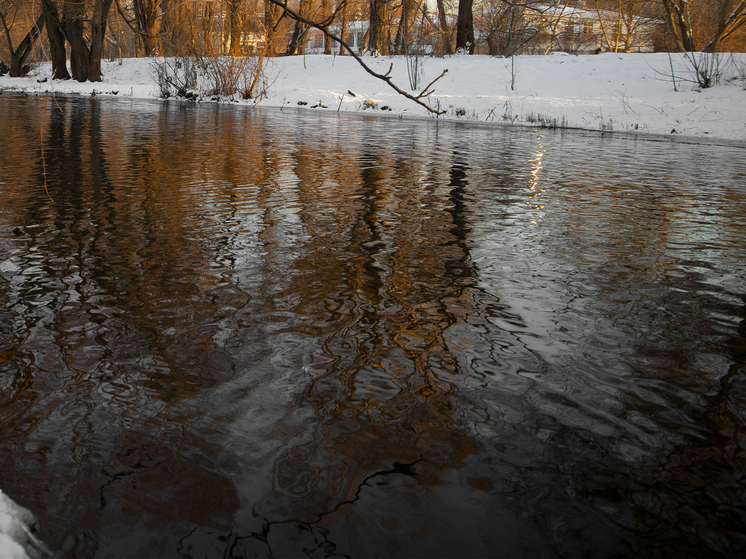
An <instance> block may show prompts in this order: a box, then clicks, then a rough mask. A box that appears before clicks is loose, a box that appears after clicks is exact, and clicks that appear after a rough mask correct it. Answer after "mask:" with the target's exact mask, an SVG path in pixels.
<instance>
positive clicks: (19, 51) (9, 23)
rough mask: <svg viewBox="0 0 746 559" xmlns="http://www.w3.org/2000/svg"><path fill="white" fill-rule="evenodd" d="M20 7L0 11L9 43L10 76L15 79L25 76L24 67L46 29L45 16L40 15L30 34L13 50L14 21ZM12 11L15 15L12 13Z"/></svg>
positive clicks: (15, 5)
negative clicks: (12, 32) (12, 29)
mask: <svg viewBox="0 0 746 559" xmlns="http://www.w3.org/2000/svg"><path fill="white" fill-rule="evenodd" d="M19 7H20V6H18V4H15V3H14V4H12V5H6V6H3V7H2V9H0V23H2V26H3V31H4V32H5V38H6V39H7V43H8V52H9V53H10V72H9V74H10V76H11V77H13V78H17V77H20V76H22V75H24V74H25V69H24V66H25V65H26V60H28V57H29V55H30V54H31V51H32V50H33V47H34V43H35V42H36V40H37V39H38V38H39V35H40V34H41V31H42V29H43V28H44V14H43V13H42V14H40V15H39V17H38V18H37V20H36V23H34V25H32V26H31V29H29V31H28V33H26V35H25V36H24V38H23V39H22V40H21V42H20V43H19V45H18V47H17V48H13V39H12V37H11V28H12V27H13V20H14V19H15V16H16V12H17V10H18V8H19ZM11 10H12V11H13V13H11Z"/></svg>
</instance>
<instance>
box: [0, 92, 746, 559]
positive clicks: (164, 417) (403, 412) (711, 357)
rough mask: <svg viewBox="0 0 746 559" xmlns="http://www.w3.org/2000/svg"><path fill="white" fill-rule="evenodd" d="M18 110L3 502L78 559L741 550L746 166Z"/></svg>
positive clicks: (653, 144)
mask: <svg viewBox="0 0 746 559" xmlns="http://www.w3.org/2000/svg"><path fill="white" fill-rule="evenodd" d="M2 105H3V109H4V114H6V115H7V116H8V118H6V119H5V120H3V122H2V123H0V134H2V137H3V145H4V148H3V150H0V192H1V193H2V201H3V204H2V207H0V286H2V287H1V289H0V385H1V387H2V390H1V391H0V429H1V433H2V436H1V437H0V461H1V463H2V469H0V472H1V474H2V475H1V476H0V487H2V488H3V490H4V491H6V492H7V493H8V494H9V495H10V496H11V497H12V498H14V499H15V500H17V501H18V502H20V503H21V504H23V505H24V506H26V507H29V508H31V509H32V510H34V511H36V513H37V515H38V516H39V518H40V521H41V535H42V537H43V538H44V539H45V540H46V541H47V542H48V543H49V544H50V545H51V546H53V547H55V548H56V549H59V550H61V552H62V553H63V554H64V555H66V556H68V557H93V556H98V557H114V556H121V557H127V556H151V557H177V556H184V557H188V556H192V557H203V556H208V557H215V556H221V557H253V556H259V557H268V556H274V557H282V556H304V555H307V556H311V557H324V556H344V555H349V556H539V555H550V556H555V555H571V556H577V555H594V556H599V555H604V556H605V555H644V556H650V555H669V556H670V555H674V556H679V555H682V556H689V555H707V556H712V555H734V556H735V555H742V554H743V553H744V551H746V542H745V541H744V537H745V535H746V530H745V525H746V523H745V521H744V515H743V510H744V506H746V492H745V491H744V489H745V487H744V479H746V478H744V474H745V473H746V472H745V466H746V464H745V462H744V456H743V444H744V442H743V437H744V435H743V433H742V429H743V427H742V426H743V422H744V417H745V415H746V409H745V408H744V406H745V405H746V401H745V400H746V398H745V397H744V390H743V389H744V378H743V377H744V375H743V369H744V362H745V361H746V359H745V357H746V341H745V340H746V295H745V294H746V263H745V261H744V260H743V248H744V246H746V225H744V222H743V219H742V217H743V215H744V210H746V191H745V190H744V188H743V184H744V183H746V164H744V161H746V158H744V150H743V147H739V146H717V145H709V144H701V145H697V144H694V145H687V144H681V143H669V142H668V141H640V140H635V139H631V138H615V137H608V136H600V135H595V134H591V135H581V134H577V133H573V134H566V133H561V132H545V131H525V130H504V129H495V128H480V127H477V126H473V125H472V126H466V125H464V126H462V125H459V124H447V125H444V124H441V125H440V126H439V125H438V123H436V122H409V123H406V122H400V121H396V120H393V119H379V120H375V119H364V118H349V117H339V116H338V115H335V114H321V113H314V112H310V111H309V112H302V113H300V112H295V111H284V112H282V111H259V110H253V111H251V110H246V109H244V108H232V107H220V106H195V105H185V104H179V103H177V104H168V103H164V104H157V103H147V102H121V101H113V100H109V101H104V102H100V101H97V100H93V99H91V100H88V99H65V100H62V101H60V108H59V109H58V107H57V106H56V105H55V103H54V102H51V100H46V99H44V100H28V99H20V98H13V97H9V96H3V98H2ZM60 109H61V110H60ZM16 227H21V228H22V231H19V230H16V231H15V232H14V231H13V230H14V228H16Z"/></svg>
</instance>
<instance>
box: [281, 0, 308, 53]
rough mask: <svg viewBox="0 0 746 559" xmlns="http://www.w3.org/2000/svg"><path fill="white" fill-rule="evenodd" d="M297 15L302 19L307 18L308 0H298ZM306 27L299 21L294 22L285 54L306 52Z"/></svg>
mask: <svg viewBox="0 0 746 559" xmlns="http://www.w3.org/2000/svg"><path fill="white" fill-rule="evenodd" d="M298 13H299V14H300V15H302V16H303V17H308V0H300V2H299V4H298ZM307 30H308V26H307V25H305V24H304V23H301V22H300V21H296V22H295V27H294V28H293V35H292V36H291V37H290V42H289V43H288V46H287V48H286V49H285V54H287V55H293V54H305V52H306V41H305V39H306V31H307Z"/></svg>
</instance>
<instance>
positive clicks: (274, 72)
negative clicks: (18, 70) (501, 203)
mask: <svg viewBox="0 0 746 559" xmlns="http://www.w3.org/2000/svg"><path fill="white" fill-rule="evenodd" d="M365 60H366V62H367V63H368V64H369V65H370V66H371V67H373V68H374V69H375V70H376V71H378V72H381V73H385V72H386V71H387V70H388V68H389V66H391V67H392V70H391V76H392V78H393V81H394V83H396V84H397V85H398V86H399V87H400V88H402V89H404V90H406V91H411V90H410V81H409V78H410V76H409V75H408V73H407V60H406V58H405V57H381V58H373V57H366V58H365ZM721 61H722V64H721V69H722V74H723V75H722V77H721V79H720V82H719V83H718V84H716V85H715V86H713V87H711V88H708V89H700V88H698V87H697V86H696V84H695V83H693V81H692V76H693V73H692V71H691V70H690V69H689V66H688V65H687V62H686V60H685V57H684V55H682V54H671V55H670V58H669V54H668V53H654V54H639V53H635V54H614V53H606V54H600V55H595V56H594V55H587V56H574V55H555V56H517V57H515V58H514V59H513V60H511V59H505V58H495V57H490V56H463V55H454V56H450V57H442V58H439V57H424V58H421V59H420V61H419V62H420V67H421V68H422V69H423V74H424V75H423V76H421V78H422V79H421V85H422V86H424V85H426V84H427V83H429V82H430V81H431V80H433V79H435V78H436V77H437V76H439V75H440V73H441V72H442V71H443V70H445V69H448V73H447V74H446V75H445V76H444V77H443V78H442V79H440V80H438V81H437V82H436V83H435V84H434V86H433V89H434V92H433V93H432V94H431V95H430V96H428V97H426V98H425V101H426V102H427V103H428V104H429V105H430V106H431V107H433V108H440V109H441V110H446V111H447V114H445V115H442V116H439V117H437V118H440V119H447V120H471V121H480V122H488V123H494V124H521V125H531V124H536V123H537V121H543V122H544V123H547V122H550V123H551V122H555V123H562V124H563V125H564V126H567V127H571V128H583V129H591V130H605V131H608V130H613V131H617V132H625V131H626V132H633V133H653V134H673V135H677V136H679V135H680V136H689V137H702V138H718V139H729V140H746V109H745V108H744V107H746V54H722V55H721ZM672 65H673V68H674V74H675V76H672V73H671V67H672ZM102 70H103V74H104V81H103V82H101V83H78V82H75V81H72V80H68V81H58V80H57V81H52V80H51V79H50V75H51V65H50V64H49V63H43V64H40V65H39V66H38V67H37V68H36V69H35V70H34V71H33V73H32V75H30V76H28V77H26V78H9V77H7V76H5V77H3V78H0V88H2V89H5V90H18V91H25V92H28V93H32V94H34V93H35V94H37V95H41V96H46V95H51V94H54V93H65V94H68V93H73V94H84V95H91V94H92V93H93V92H94V91H95V93H96V94H97V95H104V96H105V95H113V94H115V93H116V95H117V96H119V97H135V98H156V97H158V95H159V89H158V87H157V84H156V82H155V78H154V71H153V60H151V59H143V58H139V59H120V60H113V61H103V65H102ZM266 76H267V78H268V82H269V84H270V85H269V92H268V96H267V97H266V98H263V99H260V100H258V102H259V105H261V106H269V107H282V108H283V110H287V109H288V108H293V109H296V110H297V109H299V110H326V111H340V112H343V111H344V112H358V111H362V110H364V109H366V108H368V107H365V101H366V100H375V101H376V104H377V107H378V109H379V110H366V114H377V113H379V112H381V111H380V108H381V107H387V108H388V109H390V110H387V111H383V112H382V114H387V115H397V116H400V117H403V116H405V115H406V116H419V117H429V118H436V117H435V116H434V115H432V114H431V113H429V112H428V111H427V110H426V109H424V108H422V107H420V106H418V105H417V104H415V103H414V102H412V101H410V100H408V99H406V98H404V97H402V96H400V95H398V94H397V93H396V91H394V90H393V89H391V88H390V87H389V86H388V85H387V84H386V83H384V82H382V81H381V80H378V79H376V78H374V77H373V76H371V75H369V74H368V73H367V72H366V71H365V70H364V69H363V68H362V67H360V66H359V65H358V63H357V62H356V61H355V60H354V59H352V58H351V57H339V56H337V57H335V56H322V55H317V56H305V57H303V56H296V57H292V56H291V57H282V58H276V59H272V60H271V61H270V62H269V63H268V64H266ZM674 77H675V83H676V90H675V89H674ZM45 78H46V81H43V82H42V83H40V81H41V80H44V79H45ZM349 91H352V92H354V93H355V96H354V97H353V96H352V95H350V94H349ZM411 92H412V93H413V94H415V95H416V94H417V93H419V92H418V91H411ZM235 101H236V102H239V103H243V104H249V105H254V104H256V103H257V100H248V101H244V100H240V99H239V98H238V96H236V99H235ZM301 102H304V103H306V104H305V105H302V104H299V103H301ZM319 102H321V105H322V106H320V105H319ZM313 106H316V108H315V109H312V108H311V107H313ZM368 109H369V108H368Z"/></svg>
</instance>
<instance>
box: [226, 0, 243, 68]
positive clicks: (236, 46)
mask: <svg viewBox="0 0 746 559" xmlns="http://www.w3.org/2000/svg"><path fill="white" fill-rule="evenodd" d="M228 25H229V27H230V29H229V32H230V45H229V46H228V47H229V48H228V52H229V53H230V54H231V55H232V56H241V51H242V49H241V0H228Z"/></svg>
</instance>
